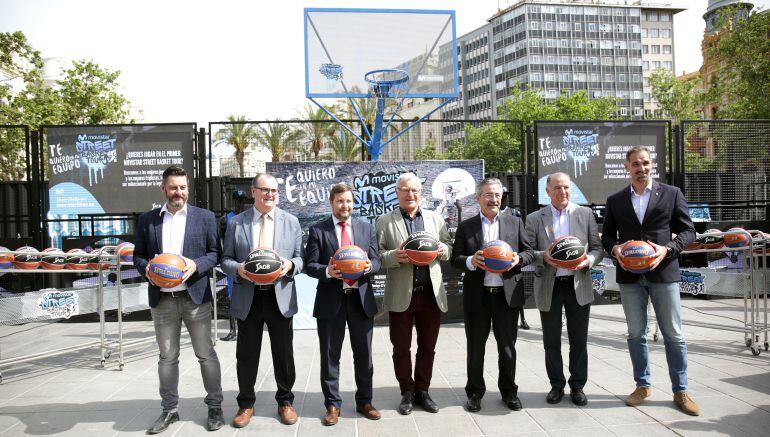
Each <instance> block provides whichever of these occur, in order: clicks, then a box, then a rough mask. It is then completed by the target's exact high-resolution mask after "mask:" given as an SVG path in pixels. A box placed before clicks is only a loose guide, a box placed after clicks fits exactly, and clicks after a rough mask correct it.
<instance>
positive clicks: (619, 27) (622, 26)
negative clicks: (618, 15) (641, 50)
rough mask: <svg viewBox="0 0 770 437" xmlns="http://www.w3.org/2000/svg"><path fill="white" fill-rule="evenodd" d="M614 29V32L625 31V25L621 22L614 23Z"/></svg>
mask: <svg viewBox="0 0 770 437" xmlns="http://www.w3.org/2000/svg"><path fill="white" fill-rule="evenodd" d="M615 31H616V32H625V31H626V26H624V25H622V24H616V25H615Z"/></svg>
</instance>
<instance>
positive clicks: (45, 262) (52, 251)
mask: <svg viewBox="0 0 770 437" xmlns="http://www.w3.org/2000/svg"><path fill="white" fill-rule="evenodd" d="M43 253H45V254H46V255H43V259H41V260H40V267H42V268H44V269H46V270H61V269H63V268H64V265H65V264H67V255H65V254H64V252H62V251H61V250H59V249H57V248H55V247H49V248H48V249H46V250H44V251H43Z"/></svg>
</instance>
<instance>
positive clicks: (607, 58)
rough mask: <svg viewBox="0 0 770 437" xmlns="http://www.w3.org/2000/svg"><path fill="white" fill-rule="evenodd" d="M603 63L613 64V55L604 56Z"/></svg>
mask: <svg viewBox="0 0 770 437" xmlns="http://www.w3.org/2000/svg"><path fill="white" fill-rule="evenodd" d="M602 65H612V56H602Z"/></svg>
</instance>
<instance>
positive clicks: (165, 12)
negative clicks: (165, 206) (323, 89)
mask: <svg viewBox="0 0 770 437" xmlns="http://www.w3.org/2000/svg"><path fill="white" fill-rule="evenodd" d="M651 1H652V2H654V3H670V4H673V5H676V6H681V7H686V8H688V10H687V11H685V12H682V13H679V14H677V15H675V17H674V26H675V27H674V28H675V32H674V38H675V40H674V44H675V47H674V50H675V55H676V58H675V64H676V72H677V74H681V72H682V71H688V72H689V71H693V70H696V69H698V68H699V67H700V63H701V52H700V42H701V38H702V35H703V29H704V27H705V24H704V22H703V19H702V16H703V13H704V12H705V11H706V6H707V4H708V1H707V0H651ZM753 3H754V4H755V5H756V6H759V7H762V8H764V9H767V8H768V6H769V5H770V0H756V1H754V2H753ZM508 4H509V0H463V1H459V0H454V1H453V0H419V1H415V0H389V1H379V0H358V1H340V0H317V1H308V0H305V1H299V0H277V1H257V0H218V1H213V0H184V1H183V0H133V1H107V0H2V8H1V9H2V10H1V11H0V32H13V31H17V30H21V31H22V32H24V34H25V35H26V36H27V38H28V39H29V41H30V42H31V44H32V45H33V46H34V48H35V49H37V50H39V51H40V52H41V54H42V55H43V57H45V58H49V57H65V58H68V59H93V60H94V61H95V62H96V63H98V64H99V65H101V66H102V67H105V68H108V69H111V70H120V71H121V76H120V79H119V81H120V83H121V85H122V87H123V90H124V93H125V95H126V96H127V97H128V98H129V100H130V101H131V102H132V103H133V104H134V106H136V107H138V108H141V109H142V110H143V111H144V120H143V121H144V122H148V123H150V122H152V123H155V122H198V123H200V124H202V127H208V122H213V121H222V120H225V119H226V117H227V115H228V114H238V115H245V116H247V118H248V119H252V120H261V119H273V118H290V117H296V116H298V115H299V111H300V110H301V109H302V108H303V107H304V106H305V105H306V104H307V103H309V102H308V101H307V100H306V99H305V96H304V56H303V51H304V46H303V21H302V18H303V17H302V9H303V8H305V7H356V8H362V7H367V8H410V9H454V10H455V11H457V32H458V36H460V35H462V34H464V33H467V32H469V31H471V30H473V29H475V28H477V27H479V26H481V25H482V24H484V23H485V22H486V20H487V19H488V18H490V17H491V16H492V15H494V14H495V13H496V12H497V10H498V6H499V7H501V8H504V7H506V6H507V5H508ZM361 37H362V38H365V35H362V36H361Z"/></svg>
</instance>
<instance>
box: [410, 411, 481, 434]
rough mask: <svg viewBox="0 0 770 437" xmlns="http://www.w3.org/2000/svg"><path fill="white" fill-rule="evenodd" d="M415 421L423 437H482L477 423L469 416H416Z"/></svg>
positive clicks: (446, 414) (445, 414)
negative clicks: (449, 436)
mask: <svg viewBox="0 0 770 437" xmlns="http://www.w3.org/2000/svg"><path fill="white" fill-rule="evenodd" d="M414 420H415V422H416V423H417V428H418V429H419V433H420V436H421V437H433V436H435V437H446V436H447V435H452V436H463V437H470V436H479V435H482V434H481V431H480V430H479V428H478V427H477V426H476V424H475V422H474V421H473V420H472V419H471V418H470V417H469V416H468V415H467V414H448V413H444V414H441V413H439V414H431V415H415V416H414Z"/></svg>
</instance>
